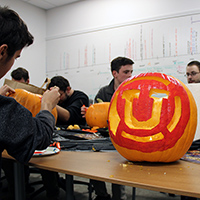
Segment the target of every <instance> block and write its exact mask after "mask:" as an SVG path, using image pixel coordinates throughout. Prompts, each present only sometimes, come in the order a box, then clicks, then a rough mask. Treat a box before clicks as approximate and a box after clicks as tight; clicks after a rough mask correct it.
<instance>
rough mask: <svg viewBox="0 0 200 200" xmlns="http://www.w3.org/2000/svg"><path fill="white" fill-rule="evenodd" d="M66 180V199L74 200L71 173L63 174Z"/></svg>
mask: <svg viewBox="0 0 200 200" xmlns="http://www.w3.org/2000/svg"><path fill="white" fill-rule="evenodd" d="M65 180H66V199H67V200H74V183H73V176H72V175H67V174H66V175H65Z"/></svg>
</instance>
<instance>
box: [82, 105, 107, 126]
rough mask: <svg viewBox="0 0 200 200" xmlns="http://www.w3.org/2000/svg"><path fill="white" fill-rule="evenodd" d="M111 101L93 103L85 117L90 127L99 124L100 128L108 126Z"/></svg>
mask: <svg viewBox="0 0 200 200" xmlns="http://www.w3.org/2000/svg"><path fill="white" fill-rule="evenodd" d="M109 105H110V103H109V102H103V103H95V104H93V105H91V106H90V107H89V108H88V109H87V112H86V115H85V119H86V122H87V124H88V126H90V127H94V126H97V127H99V128H104V127H108V123H107V120H108V108H109Z"/></svg>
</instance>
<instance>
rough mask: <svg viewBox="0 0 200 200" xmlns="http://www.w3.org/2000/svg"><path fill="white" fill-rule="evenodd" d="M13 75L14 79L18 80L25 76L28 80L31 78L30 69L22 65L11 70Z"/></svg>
mask: <svg viewBox="0 0 200 200" xmlns="http://www.w3.org/2000/svg"><path fill="white" fill-rule="evenodd" d="M11 76H12V78H13V79H15V80H18V81H19V80H21V79H22V78H23V79H24V80H25V82H26V81H27V80H28V79H29V73H28V71H27V70H26V69H24V68H22V67H18V68H17V69H15V70H13V71H12V72H11Z"/></svg>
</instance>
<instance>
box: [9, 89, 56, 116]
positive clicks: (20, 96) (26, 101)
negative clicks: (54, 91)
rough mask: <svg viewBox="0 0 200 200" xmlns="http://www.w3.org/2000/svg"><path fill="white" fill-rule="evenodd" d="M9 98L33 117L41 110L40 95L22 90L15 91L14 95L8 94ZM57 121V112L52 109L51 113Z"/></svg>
mask: <svg viewBox="0 0 200 200" xmlns="http://www.w3.org/2000/svg"><path fill="white" fill-rule="evenodd" d="M9 97H12V98H14V99H15V100H16V101H17V102H18V103H20V104H21V105H22V106H24V107H25V108H27V109H28V110H29V111H30V112H31V113H32V115H33V117H35V116H36V115H37V114H38V113H39V112H40V108H41V98H42V95H40V94H34V93H31V92H28V91H27V90H24V89H15V93H11V94H9ZM51 113H52V114H53V116H54V117H55V119H56V120H57V110H56V108H54V109H53V110H52V112H51Z"/></svg>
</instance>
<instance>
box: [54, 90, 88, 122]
mask: <svg viewBox="0 0 200 200" xmlns="http://www.w3.org/2000/svg"><path fill="white" fill-rule="evenodd" d="M83 104H84V105H85V106H86V107H88V106H89V98H88V96H87V95H86V94H85V93H83V92H81V91H78V90H74V92H73V94H72V95H71V96H70V97H69V98H67V99H66V100H65V101H64V102H62V103H60V104H58V105H59V106H61V107H63V108H65V109H66V110H68V111H69V112H70V118H69V120H68V121H67V122H63V121H61V120H60V119H59V117H58V120H57V125H74V124H78V125H85V124H86V121H85V118H83V117H82V115H81V107H82V106H83Z"/></svg>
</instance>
